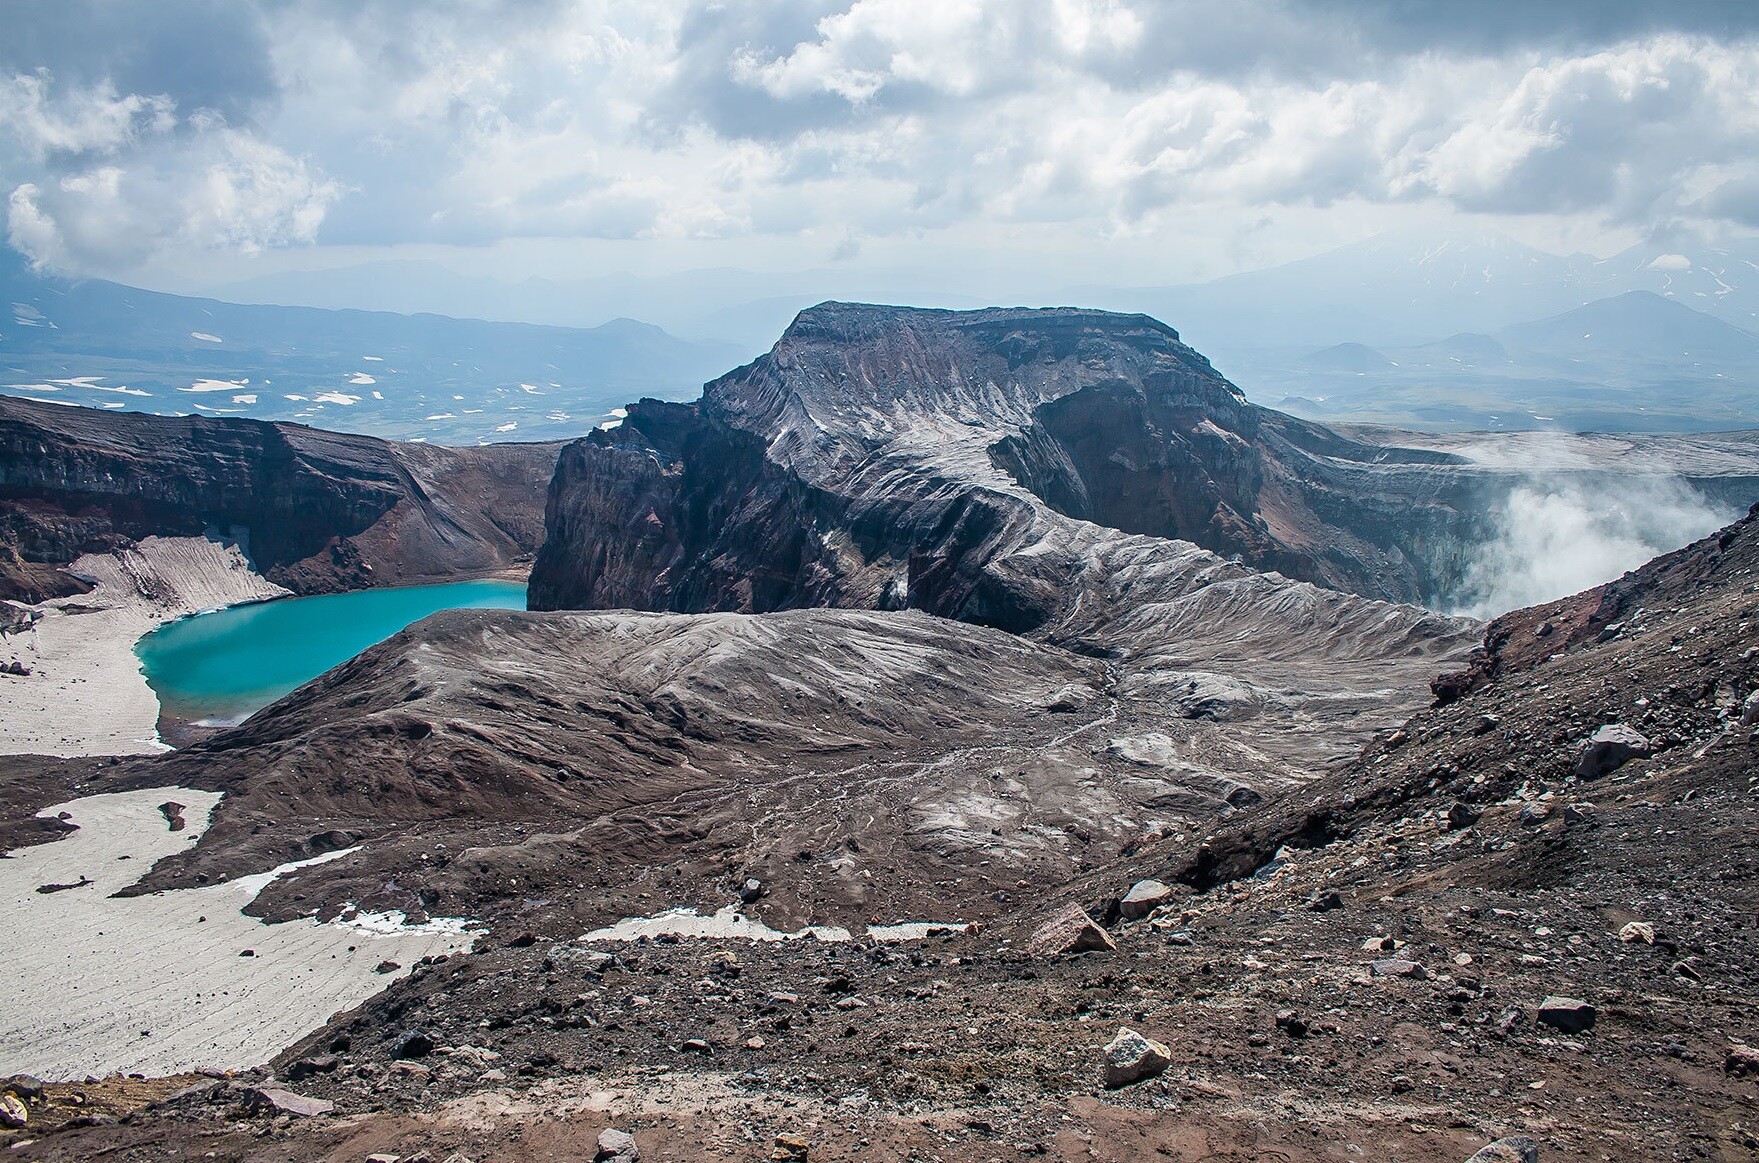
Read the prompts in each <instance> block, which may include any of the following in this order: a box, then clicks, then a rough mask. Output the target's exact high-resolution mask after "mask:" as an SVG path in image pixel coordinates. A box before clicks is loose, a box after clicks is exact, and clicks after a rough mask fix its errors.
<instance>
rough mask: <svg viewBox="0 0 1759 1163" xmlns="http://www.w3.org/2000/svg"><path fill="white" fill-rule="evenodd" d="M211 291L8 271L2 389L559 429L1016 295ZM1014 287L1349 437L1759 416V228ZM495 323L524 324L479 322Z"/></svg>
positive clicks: (483, 430) (1412, 240)
mask: <svg viewBox="0 0 1759 1163" xmlns="http://www.w3.org/2000/svg"><path fill="white" fill-rule="evenodd" d="M7 261H10V262H11V264H12V265H10V266H7V265H6V262H7ZM972 277H973V278H974V279H976V278H980V276H978V275H973V276H972ZM205 290H207V291H208V292H209V293H212V294H215V295H218V296H219V297H220V298H222V299H225V300H244V301H247V302H252V303H255V304H257V305H256V306H242V305H237V304H235V303H232V302H218V301H215V300H211V299H192V298H181V297H178V296H173V295H166V294H160V293H156V292H150V291H139V290H133V289H130V288H125V287H120V286H118V285H117V284H114V283H105V282H101V281H97V280H88V281H83V282H69V281H66V280H61V279H55V278H44V277H41V276H38V275H35V274H32V273H31V272H29V271H28V270H25V269H24V268H22V267H20V266H18V265H17V263H16V260H0V299H3V300H8V301H10V302H12V303H13V304H15V305H16V306H15V308H14V310H13V312H12V315H11V318H10V323H11V326H10V327H6V326H5V324H6V323H7V322H8V320H7V319H5V318H0V375H3V377H4V378H5V379H6V380H7V381H8V382H10V383H11V384H12V385H13V386H10V387H4V388H0V390H4V391H8V392H12V393H14V394H30V393H33V392H34V393H35V394H37V395H38V396H39V397H40V398H56V399H61V400H83V401H85V402H93V401H97V400H100V399H102V400H103V401H104V402H107V403H110V404H112V405H114V404H115V403H116V402H118V401H119V400H124V399H126V401H127V402H128V403H130V404H131V405H134V406H140V407H147V408H149V409H150V410H154V411H204V412H236V413H237V414H241V415H252V416H256V417H258V418H262V419H276V420H301V421H306V422H309V423H314V424H319V425H323V426H329V427H341V428H349V429H352V430H357V431H364V432H371V433H376V434H380V435H391V436H400V437H403V438H406V439H408V438H426V439H433V440H452V441H474V440H493V439H510V438H517V439H528V438H529V439H543V438H551V437H555V436H562V435H569V434H573V433H576V432H578V431H580V428H581V425H582V422H583V420H584V421H585V422H586V423H587V424H588V425H589V426H590V423H592V422H595V421H597V420H599V419H601V418H603V417H604V416H606V415H608V413H609V410H611V409H613V408H616V407H618V406H620V405H622V404H624V403H627V402H628V401H630V400H632V399H634V398H636V397H637V396H642V395H652V396H659V397H662V398H665V397H670V398H682V397H693V396H695V395H696V392H697V388H698V386H699V385H700V384H701V383H702V382H703V381H704V380H706V379H708V378H711V377H712V376H715V375H718V374H719V373H721V372H724V371H726V370H728V369H729V368H731V367H732V366H734V365H735V364H738V363H741V362H743V361H745V360H746V359H749V358H752V357H754V356H755V355H757V354H758V353H760V352H762V351H764V350H766V349H767V348H768V347H769V345H770V342H771V341H772V340H773V338H774V337H775V335H777V334H778V333H780V332H781V331H782V330H783V329H785V328H786V326H787V325H788V323H789V322H790V321H791V320H792V319H793V317H794V315H795V314H796V313H798V312H799V311H800V310H802V309H804V308H806V307H808V306H810V305H812V304H815V303H818V302H820V301H823V300H825V299H828V298H833V297H838V298H845V299H859V300H864V301H870V302H890V303H898V304H907V305H913V306H927V307H950V308H964V307H973V306H980V305H984V304H986V303H990V302H996V301H999V299H998V298H997V296H996V294H995V293H994V288H987V289H986V288H984V287H982V286H980V285H979V284H977V283H973V284H971V285H970V286H963V285H951V286H950V285H947V284H946V283H945V282H944V280H939V279H937V278H936V277H934V276H932V275H931V274H930V273H928V272H924V271H916V270H909V269H889V268H871V269H857V268H853V267H850V268H834V269H833V268H824V269H818V270H806V271H792V272H753V271H741V270H733V269H719V270H704V271H685V272H676V273H667V274H658V275H651V276H645V275H644V276H635V275H628V274H615V273H613V274H600V275H594V276H592V277H590V278H583V279H574V280H545V279H527V280H524V281H521V282H507V281H502V280H496V279H491V278H482V277H473V276H467V275H461V274H459V273H457V272H455V271H452V270H450V269H449V268H447V267H445V266H443V265H441V264H439V263H434V262H375V263H368V264H362V265H358V266H354V267H348V268H343V269H339V270H329V271H308V272H283V273H279V274H274V275H267V276H263V277H260V278H257V279H252V280H249V281H248V282H243V283H234V284H229V285H225V286H215V287H208V288H205ZM1003 297H1004V298H1006V299H1007V300H1008V301H1011V302H1014V303H1018V304H1022V305H1059V304H1078V305H1083V306H1093V307H1101V308H1106V309H1109V310H1115V311H1129V312H1141V313H1144V314H1148V315H1152V316H1154V317H1155V318H1157V319H1160V320H1163V321H1165V322H1167V323H1169V324H1171V325H1172V326H1173V327H1175V328H1176V329H1177V330H1178V331H1179V333H1180V335H1181V336H1182V337H1183V338H1184V339H1185V340H1186V341H1187V342H1188V343H1190V344H1191V345H1192V346H1193V347H1195V348H1197V349H1198V350H1201V351H1203V352H1204V353H1205V354H1206V355H1208V356H1209V357H1210V358H1211V360H1212V361H1213V362H1214V363H1215V364H1216V366H1217V367H1218V368H1219V369H1220V370H1221V371H1223V372H1224V373H1225V374H1226V375H1228V376H1229V377H1230V378H1231V379H1233V380H1234V381H1235V382H1236V383H1237V384H1238V385H1239V386H1240V387H1241V388H1242V389H1243V390H1244V391H1245V392H1246V393H1247V395H1248V396H1250V397H1251V398H1252V399H1254V400H1256V401H1258V402H1261V403H1265V404H1269V405H1272V406H1275V407H1279V408H1283V409H1286V410H1288V411H1292V412H1295V413H1297V414H1299V415H1302V416H1306V417H1309V418H1313V419H1319V420H1326V421H1330V422H1334V423H1337V422H1374V423H1387V424H1396V425H1404V426H1410V427H1419V428H1437V429H1480V428H1488V429H1508V428H1550V427H1561V428H1567V429H1573V430H1586V429H1598V430H1605V431H1650V432H1677V431H1691V430H1699V429H1729V428H1745V427H1754V426H1759V408H1756V407H1755V405H1754V403H1753V399H1754V397H1755V396H1759V391H1755V389H1756V388H1759V356H1756V355H1755V346H1754V345H1755V342H1756V341H1755V339H1754V334H1753V333H1754V332H1756V331H1759V240H1747V241H1743V242H1740V243H1737V244H1732V245H1729V246H1724V247H1704V246H1687V245H1684V244H1676V245H1672V246H1669V245H1662V244H1645V245H1642V246H1638V247H1633V248H1632V249H1630V250H1627V251H1625V252H1623V253H1621V254H1618V255H1614V256H1613V257H1611V258H1607V259H1597V258H1595V257H1593V256H1591V255H1584V254H1574V255H1567V256H1560V255H1553V254H1548V253H1546V252H1544V251H1540V250H1536V249H1534V248H1532V247H1529V246H1526V245H1523V244H1522V243H1519V242H1516V241H1515V240H1513V239H1511V238H1508V237H1507V236H1504V235H1501V234H1495V233H1489V232H1483V233H1469V234H1452V235H1448V236H1445V237H1440V238H1436V237H1432V236H1414V235H1410V234H1383V235H1379V236H1376V237H1375V238H1371V239H1368V240H1366V241H1363V242H1360V243H1355V244H1353V245H1350V246H1345V247H1341V248H1339V249H1337V250H1333V251H1330V252H1327V253H1325V254H1321V255H1317V256H1315V257H1312V258H1308V259H1303V260H1300V261H1298V262H1292V263H1287V264H1284V265H1282V266H1277V267H1271V268H1268V269H1265V270H1258V271H1250V272H1246V273H1243V274H1237V275H1231V276H1228V277H1227V278H1222V279H1217V280H1214V281H1211V282H1207V283H1202V284H1190V285H1173V286H1139V287H1119V286H1094V285H1088V286H1055V285H1049V286H1045V287H1040V288H1036V289H1033V288H1023V289H1014V290H1010V291H1009V292H1008V293H1007V294H1006V295H1005V296H1003ZM277 304H292V306H279V305H277ZM366 307H375V308H383V309H388V310H396V311H400V312H421V313H422V314H415V315H393V314H387V313H385V311H384V310H380V311H373V312H366V311H362V310H358V308H366ZM313 308H323V309H324V310H313ZM442 316H444V317H442ZM629 317H634V318H640V319H644V320H646V321H647V323H645V324H644V323H636V322H634V321H633V319H632V318H629ZM483 319H490V320H500V321H501V322H481V321H476V322H472V321H469V320H483ZM513 320H519V321H522V322H512V321H513ZM607 320H608V322H607ZM49 324H53V326H49ZM587 324H596V326H590V327H589V326H585V325H587ZM564 325H567V326H564ZM662 329H663V330H662ZM680 336H685V337H689V338H678V337H680ZM371 357H377V358H376V359H375V358H371ZM242 380H248V381H249V382H248V383H240V382H238V381H242ZM265 381H269V382H267V383H265ZM124 389H129V391H127V392H125V391H124ZM393 389H395V390H393ZM105 392H108V393H111V396H112V397H114V398H110V397H105V396H103V393H105ZM140 392H149V393H152V395H151V397H146V396H141V395H139V394H138V393H140ZM345 397H346V399H345ZM509 425H513V427H508V426H509Z"/></svg>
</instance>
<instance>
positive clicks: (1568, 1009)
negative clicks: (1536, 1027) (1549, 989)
mask: <svg viewBox="0 0 1759 1163" xmlns="http://www.w3.org/2000/svg"><path fill="white" fill-rule="evenodd" d="M1598 1016H1599V1014H1598V1013H1597V1012H1596V1011H1595V1009H1594V1007H1593V1006H1591V1005H1589V1004H1588V1003H1587V1002H1585V1001H1583V1000H1582V999H1581V998H1575V997H1557V996H1552V997H1548V998H1546V999H1545V1000H1544V1001H1542V1002H1540V1003H1539V1024H1540V1025H1542V1026H1551V1027H1552V1028H1554V1029H1558V1030H1562V1031H1563V1032H1564V1033H1566V1034H1580V1033H1583V1032H1584V1031H1586V1030H1591V1029H1593V1028H1594V1021H1595V1019H1596V1018H1597V1017H1598Z"/></svg>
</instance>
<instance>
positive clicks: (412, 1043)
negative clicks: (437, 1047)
mask: <svg viewBox="0 0 1759 1163" xmlns="http://www.w3.org/2000/svg"><path fill="white" fill-rule="evenodd" d="M433 1052H434V1040H433V1038H432V1037H430V1036H429V1035H428V1034H426V1033H425V1032H423V1031H421V1030H409V1031H407V1032H406V1033H405V1034H404V1035H403V1036H402V1037H400V1038H398V1039H397V1048H396V1049H395V1050H393V1051H392V1056H393V1057H396V1058H425V1057H427V1056H428V1055H429V1054H432V1053H433Z"/></svg>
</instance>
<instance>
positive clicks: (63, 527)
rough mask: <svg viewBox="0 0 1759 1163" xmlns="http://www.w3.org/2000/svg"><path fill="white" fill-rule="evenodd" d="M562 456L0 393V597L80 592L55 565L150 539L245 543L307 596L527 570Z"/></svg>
mask: <svg viewBox="0 0 1759 1163" xmlns="http://www.w3.org/2000/svg"><path fill="white" fill-rule="evenodd" d="M556 449H557V446H556V445H554V444H497V445H487V446H483V447H480V448H442V447H439V446H431V445H426V444H415V443H407V444H397V443H392V442H390V441H385V440H378V439H375V438H373V437H370V436H352V435H344V434H341V433H334V432H324V431H321V430H319V429H315V428H307V427H304V426H302V425H298V424H269V423H264V422H261V421H256V420H238V419H228V418H212V417H200V416H188V417H160V416H144V415H139V414H132V413H109V412H101V411H97V410H94V409H89V408H71V407H57V406H53V405H49V404H40V403H36V402H33V401H29V400H20V399H16V398H12V397H6V396H0V598H12V599H16V600H22V601H31V602H35V601H41V600H43V599H44V598H48V597H56V596H62V595H66V594H70V593H78V592H80V591H81V589H82V588H83V587H82V586H81V583H80V582H79V580H78V579H77V578H75V577H73V576H72V575H71V574H69V573H67V572H66V571H65V570H64V569H63V568H62V567H65V566H67V565H69V564H71V563H72V562H73V561H75V560H76V559H77V558H79V557H80V556H81V555H82V554H86V553H108V552H110V551H112V550H114V549H117V548H119V547H125V546H127V545H128V544H129V543H131V542H133V541H138V540H140V539H141V538H144V537H149V536H155V535H156V536H166V537H173V536H184V537H190V536H195V537H199V536H203V535H204V534H209V535H218V536H220V537H222V538H227V539H231V540H236V541H239V542H241V543H242V544H243V545H244V547H245V548H246V550H247V551H248V553H249V555H250V557H251V559H252V561H253V563H254V564H255V566H256V568H257V570H258V571H259V572H260V573H262V574H263V575H264V576H265V577H267V578H268V579H269V581H271V582H273V583H275V584H277V585H280V586H284V587H286V588H287V589H289V590H292V591H293V592H295V593H301V594H310V593H329V592H334V591H338V590H345V589H358V588H362V587H365V586H372V585H399V584H402V585H407V584H413V583H416V582H422V581H437V580H442V579H445V578H450V577H459V576H469V575H473V574H474V575H482V574H489V573H495V572H499V571H503V570H509V569H523V568H525V567H526V565H527V564H528V563H529V562H530V560H531V558H532V556H533V555H534V554H535V553H536V551H537V548H538V546H539V544H541V542H542V540H543V524H542V497H543V493H544V488H545V484H546V482H547V481H548V480H549V477H550V474H551V469H552V467H553V466H554V463H555V458H556Z"/></svg>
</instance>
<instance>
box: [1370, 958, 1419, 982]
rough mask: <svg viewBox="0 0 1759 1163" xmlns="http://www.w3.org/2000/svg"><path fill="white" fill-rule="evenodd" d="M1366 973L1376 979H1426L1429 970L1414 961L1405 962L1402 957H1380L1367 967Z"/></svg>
mask: <svg viewBox="0 0 1759 1163" xmlns="http://www.w3.org/2000/svg"><path fill="white" fill-rule="evenodd" d="M1368 971H1369V972H1370V973H1372V974H1374V976H1376V977H1415V978H1419V979H1421V978H1426V977H1428V976H1429V970H1427V969H1425V968H1423V966H1421V965H1419V964H1417V963H1416V962H1415V961H1407V960H1405V959H1404V958H1403V957H1382V958H1381V959H1380V960H1378V961H1372V962H1370V963H1369V965H1368Z"/></svg>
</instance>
